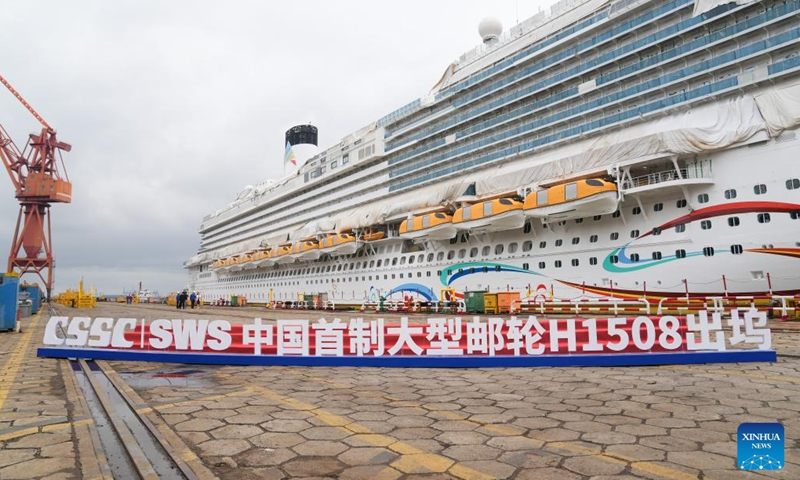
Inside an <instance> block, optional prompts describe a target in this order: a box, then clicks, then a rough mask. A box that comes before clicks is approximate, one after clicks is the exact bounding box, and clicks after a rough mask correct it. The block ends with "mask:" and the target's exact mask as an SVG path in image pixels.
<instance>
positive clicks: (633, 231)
mask: <svg viewBox="0 0 800 480" xmlns="http://www.w3.org/2000/svg"><path fill="white" fill-rule="evenodd" d="M638 236H639V230H636V229H634V230H631V238H636V237H638Z"/></svg>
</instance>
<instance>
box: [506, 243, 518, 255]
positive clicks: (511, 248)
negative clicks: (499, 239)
mask: <svg viewBox="0 0 800 480" xmlns="http://www.w3.org/2000/svg"><path fill="white" fill-rule="evenodd" d="M518 247H519V245H517V242H514V243H509V244H508V253H516V251H517V248H518Z"/></svg>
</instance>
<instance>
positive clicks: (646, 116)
mask: <svg viewBox="0 0 800 480" xmlns="http://www.w3.org/2000/svg"><path fill="white" fill-rule="evenodd" d="M799 13H800V1H785V2H783V1H781V2H773V1H766V2H746V1H741V0H740V1H738V2H727V3H726V2H721V1H718V0H672V1H663V0H656V1H644V0H618V1H607V0H587V1H562V2H560V3H559V4H556V5H555V6H554V7H552V9H551V11H550V12H549V14H545V13H540V14H539V15H536V16H534V17H533V18H531V19H528V20H527V21H525V22H523V23H522V24H520V25H517V26H515V27H513V28H512V29H511V30H509V31H508V32H507V33H505V34H502V35H501V34H500V32H499V29H498V27H497V25H495V23H494V22H485V23H483V24H482V25H481V33H482V36H483V37H484V40H485V43H484V45H481V46H480V47H478V48H477V49H475V50H474V51H471V52H468V53H466V54H464V55H462V56H461V57H460V58H459V59H458V60H457V61H456V62H454V63H453V64H452V65H450V66H448V67H447V69H446V71H445V73H444V74H443V76H442V77H441V79H440V80H439V81H438V82H437V83H436V85H435V86H434V88H433V90H432V91H431V92H430V93H429V94H427V95H425V96H424V97H422V98H420V99H418V100H416V101H414V102H412V103H410V104H408V105H406V106H404V107H402V108H400V109H398V110H396V111H394V112H392V113H390V114H388V115H386V116H384V117H383V118H380V119H378V120H377V121H375V122H373V123H371V124H369V125H367V126H366V127H364V128H362V129H360V130H359V131H357V132H354V133H353V134H351V135H349V136H347V137H345V138H344V139H342V140H341V142H340V143H338V144H336V145H333V146H331V147H329V148H327V149H325V150H322V151H321V152H319V153H317V154H316V155H314V156H312V157H311V158H309V159H307V160H306V161H305V163H303V164H302V165H300V168H299V169H298V170H297V172H296V173H295V174H293V175H290V176H288V177H285V178H283V179H281V180H278V181H267V182H264V183H262V184H259V185H256V186H255V187H252V188H248V189H247V190H246V191H245V192H243V194H242V195H240V197H239V198H238V199H237V200H236V201H235V202H233V203H231V204H229V205H227V206H225V207H224V208H222V209H220V210H218V211H216V212H214V213H212V214H211V215H208V216H206V217H205V218H204V219H203V221H202V224H201V227H200V234H201V248H200V251H199V252H198V254H197V255H195V256H194V257H192V258H191V259H190V260H188V261H187V262H186V264H185V266H186V268H187V269H188V271H189V288H190V289H191V290H196V291H199V292H201V293H202V295H203V298H204V299H207V300H213V299H218V298H227V297H229V296H230V295H245V296H246V297H247V299H248V301H250V302H261V303H266V302H268V301H293V300H296V299H298V298H300V299H302V298H303V295H309V294H313V295H324V296H326V297H328V298H330V299H331V300H335V301H340V302H343V303H346V302H350V303H358V302H362V301H374V300H375V299H376V298H380V297H383V298H392V297H405V296H409V295H410V296H413V297H414V298H418V299H424V300H433V301H435V300H438V299H439V298H440V297H441V296H442V295H443V290H448V291H455V292H464V291H467V290H490V291H498V290H502V291H506V290H514V291H519V292H522V296H523V297H534V296H537V295H543V294H547V295H549V296H551V297H552V296H561V297H574V296H578V295H596V296H608V295H614V294H620V293H623V294H627V295H631V296H636V295H641V294H643V293H644V294H658V295H667V296H669V295H683V294H685V293H687V292H688V291H690V290H691V292H692V293H701V294H708V295H722V294H729V293H740V294H754V293H756V294H759V293H767V292H771V293H774V292H779V293H790V294H793V293H797V292H798V291H800V273H797V272H798V271H800V270H798V268H797V267H798V264H797V262H800V167H799V166H798V164H797V160H796V159H795V156H796V153H795V152H797V151H798V148H800V141H798V140H797V138H796V137H797V132H796V129H797V127H798V126H800V84H798V81H799V77H800V76H799V75H798V69H800V55H798V54H799V53H800V41H799V39H800V16H798V14H799ZM314 134H315V136H316V130H314Z"/></svg>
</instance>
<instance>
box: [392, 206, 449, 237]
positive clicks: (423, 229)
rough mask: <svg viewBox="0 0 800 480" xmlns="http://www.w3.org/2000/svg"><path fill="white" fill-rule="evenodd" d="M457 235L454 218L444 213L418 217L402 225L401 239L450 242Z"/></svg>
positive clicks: (405, 221) (404, 221)
mask: <svg viewBox="0 0 800 480" xmlns="http://www.w3.org/2000/svg"><path fill="white" fill-rule="evenodd" d="M455 235H456V226H455V225H453V217H451V216H450V215H448V214H446V213H443V212H434V213H426V214H424V215H417V216H415V217H413V218H411V219H408V220H403V223H401V224H400V238H408V239H418V238H422V239H428V240H449V239H451V238H453V237H454V236H455Z"/></svg>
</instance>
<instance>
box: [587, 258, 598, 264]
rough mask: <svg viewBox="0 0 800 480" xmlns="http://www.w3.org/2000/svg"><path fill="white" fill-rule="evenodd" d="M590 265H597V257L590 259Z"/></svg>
mask: <svg viewBox="0 0 800 480" xmlns="http://www.w3.org/2000/svg"><path fill="white" fill-rule="evenodd" d="M589 265H597V257H589Z"/></svg>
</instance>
